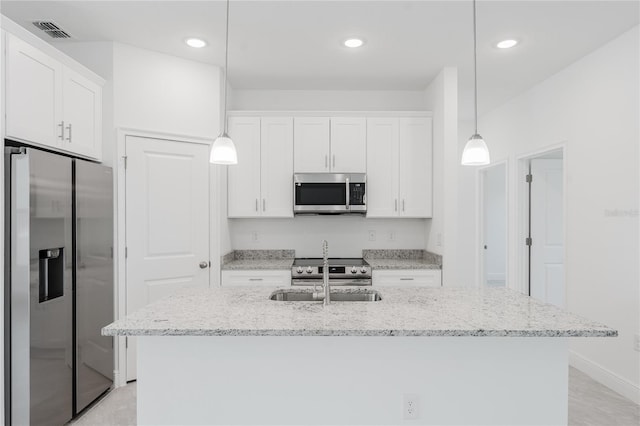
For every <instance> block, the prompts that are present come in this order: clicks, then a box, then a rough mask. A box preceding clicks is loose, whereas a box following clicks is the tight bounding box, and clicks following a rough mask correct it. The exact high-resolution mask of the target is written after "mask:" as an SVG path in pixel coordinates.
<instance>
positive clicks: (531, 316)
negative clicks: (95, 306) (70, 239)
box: [102, 287, 618, 337]
mask: <svg viewBox="0 0 640 426" xmlns="http://www.w3.org/2000/svg"><path fill="white" fill-rule="evenodd" d="M273 290H274V289H272V288H264V287H241V288H214V289H193V288H191V289H183V290H180V291H178V292H177V293H175V294H174V295H172V296H168V297H166V298H164V299H161V300H159V301H157V302H155V303H152V304H150V305H148V306H146V307H144V308H142V309H141V310H139V311H137V312H135V313H133V314H131V315H128V316H127V317H126V318H124V319H122V320H119V321H116V322H114V323H112V324H110V325H108V326H106V327H104V328H103V329H102V334H103V335H105V336H477V337H482V336H504V337H584V336H588V337H610V336H617V334H618V332H617V331H616V330H613V329H611V328H608V327H606V326H604V325H602V324H598V323H595V322H592V321H589V320H586V319H584V318H581V317H579V316H577V315H574V314H571V313H568V312H565V311H563V310H561V309H559V308H557V307H555V306H552V305H549V304H545V303H542V302H539V301H537V300H535V299H533V298H530V297H527V296H524V295H522V294H520V293H517V292H515V291H512V290H505V289H475V288H441V287H440V288H415V287H414V288H402V287H385V288H384V289H380V290H379V292H380V293H381V295H382V300H381V301H378V302H332V303H331V305H329V306H326V307H324V306H323V305H322V303H321V302H298V301H296V302H281V301H272V300H269V296H270V295H271V293H272V292H273ZM284 291H312V289H305V290H301V289H293V288H287V289H284ZM335 291H347V292H361V291H366V290H364V289H355V288H344V289H337V290H335Z"/></svg>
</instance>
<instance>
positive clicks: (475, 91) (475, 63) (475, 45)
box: [473, 0, 478, 135]
mask: <svg viewBox="0 0 640 426" xmlns="http://www.w3.org/2000/svg"><path fill="white" fill-rule="evenodd" d="M476 32H477V31H476V0H473V108H474V109H473V111H474V116H475V126H476V131H475V134H476V135H477V134H478V58H477V50H478V43H477V40H476Z"/></svg>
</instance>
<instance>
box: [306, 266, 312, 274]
mask: <svg viewBox="0 0 640 426" xmlns="http://www.w3.org/2000/svg"><path fill="white" fill-rule="evenodd" d="M312 272H313V268H312V267H311V266H307V274H310V273H312Z"/></svg>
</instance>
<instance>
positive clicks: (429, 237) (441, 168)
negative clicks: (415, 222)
mask: <svg viewBox="0 0 640 426" xmlns="http://www.w3.org/2000/svg"><path fill="white" fill-rule="evenodd" d="M424 98H425V102H426V107H427V110H429V111H432V113H433V219H432V220H431V221H430V222H429V223H427V226H426V249H427V250H428V251H430V252H433V253H438V254H441V255H442V257H443V259H442V284H443V285H447V286H464V285H465V283H463V282H460V281H459V279H458V268H459V267H460V265H459V264H458V263H457V262H456V261H455V260H454V259H456V256H457V254H456V246H457V224H458V222H457V215H458V195H457V179H458V176H457V170H458V165H459V164H460V157H459V156H458V146H457V145H458V143H457V137H458V70H457V69H456V68H451V67H447V68H444V69H443V70H442V71H441V72H440V74H438V76H437V77H436V78H435V79H434V80H433V81H432V82H431V83H430V84H429V86H428V87H427V89H426V91H425V92H424Z"/></svg>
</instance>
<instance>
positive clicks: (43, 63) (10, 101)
mask: <svg viewBox="0 0 640 426" xmlns="http://www.w3.org/2000/svg"><path fill="white" fill-rule="evenodd" d="M5 66H6V79H7V80H6V104H5V112H6V117H7V118H6V137H7V138H9V139H16V140H20V141H26V142H35V143H38V144H41V145H44V146H47V147H51V148H59V147H60V146H61V145H62V132H63V128H62V64H60V62H58V61H56V60H55V59H53V58H51V57H50V56H48V55H46V54H44V53H43V52H41V51H40V50H38V49H36V48H35V47H32V46H31V45H29V44H27V43H25V42H24V41H22V40H20V39H19V38H17V37H15V36H13V35H11V34H7V47H6V62H5Z"/></svg>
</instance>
